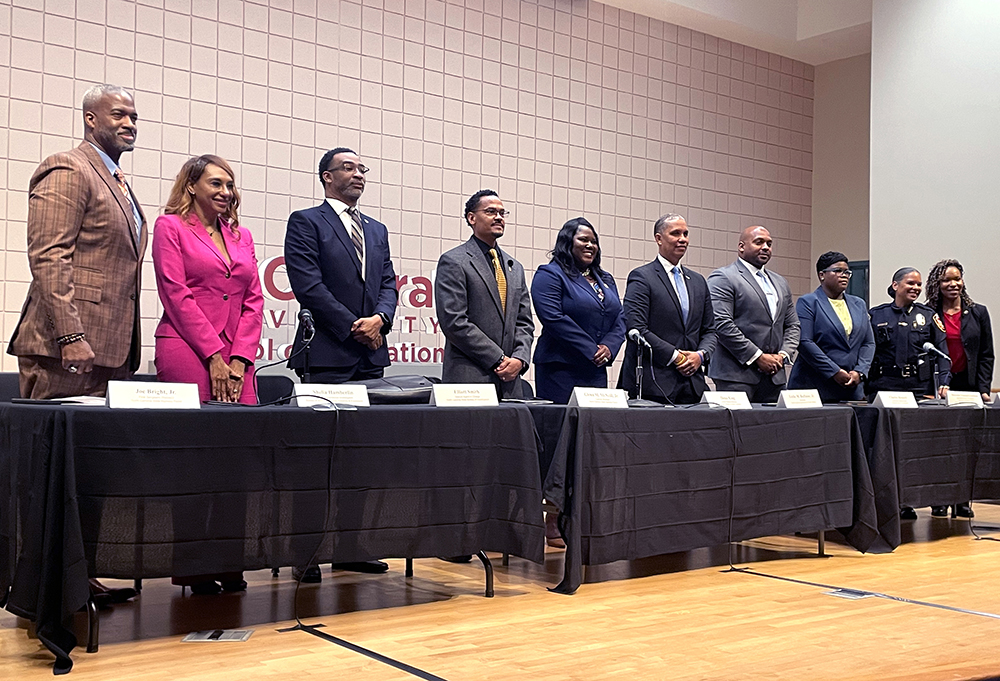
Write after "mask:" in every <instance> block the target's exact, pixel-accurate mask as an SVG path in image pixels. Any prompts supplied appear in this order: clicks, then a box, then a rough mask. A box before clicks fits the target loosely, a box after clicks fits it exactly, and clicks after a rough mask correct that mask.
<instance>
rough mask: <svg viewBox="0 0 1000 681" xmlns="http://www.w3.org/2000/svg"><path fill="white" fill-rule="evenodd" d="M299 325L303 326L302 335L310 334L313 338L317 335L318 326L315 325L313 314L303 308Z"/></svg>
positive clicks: (300, 312)
mask: <svg viewBox="0 0 1000 681" xmlns="http://www.w3.org/2000/svg"><path fill="white" fill-rule="evenodd" d="M299 324H301V325H302V335H306V334H308V335H309V337H310V338H312V337H313V336H314V335H315V334H316V325H315V324H314V323H313V316H312V312H310V311H309V310H307V309H305V308H302V309H301V310H300V311H299Z"/></svg>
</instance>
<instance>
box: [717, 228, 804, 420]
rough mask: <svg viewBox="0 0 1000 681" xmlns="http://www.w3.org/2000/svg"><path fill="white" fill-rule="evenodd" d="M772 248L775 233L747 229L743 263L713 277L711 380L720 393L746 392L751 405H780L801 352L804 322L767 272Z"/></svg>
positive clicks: (778, 279)
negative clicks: (789, 369)
mask: <svg viewBox="0 0 1000 681" xmlns="http://www.w3.org/2000/svg"><path fill="white" fill-rule="evenodd" d="M771 246H772V239H771V234H770V232H768V231H767V230H766V229H764V228H763V227H759V226H755V227H747V228H746V229H744V230H743V232H742V233H741V234H740V243H739V247H738V250H739V256H740V257H739V258H738V259H737V260H736V262H734V263H732V264H731V265H726V266H725V267H720V268H719V269H717V270H715V271H714V272H712V274H710V275H709V277H708V290H709V293H710V294H711V296H712V308H713V309H714V310H715V328H716V331H717V333H718V336H719V346H718V352H717V353H716V354H715V357H714V358H713V359H712V363H711V365H710V366H709V369H708V375H709V378H711V379H712V380H713V381H714V382H715V388H716V390H740V391H743V392H745V393H746V394H747V396H748V397H749V398H750V401H751V402H774V401H776V400H777V399H778V395H779V393H780V392H781V389H782V388H783V387H784V385H785V364H786V363H788V362H790V361H791V360H792V358H793V356H794V354H795V351H796V349H797V348H798V346H799V317H798V315H796V314H795V305H794V304H793V301H792V292H791V289H790V288H789V287H788V282H787V281H785V278H784V277H782V276H781V275H780V274H778V273H776V272H774V271H772V270H769V269H768V270H765V269H764V266H765V265H766V264H767V263H768V261H769V260H770V259H771Z"/></svg>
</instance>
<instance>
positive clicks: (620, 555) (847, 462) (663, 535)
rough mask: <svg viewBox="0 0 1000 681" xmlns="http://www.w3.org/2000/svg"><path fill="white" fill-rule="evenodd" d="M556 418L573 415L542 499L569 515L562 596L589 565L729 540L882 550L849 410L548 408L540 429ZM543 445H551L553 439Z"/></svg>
mask: <svg viewBox="0 0 1000 681" xmlns="http://www.w3.org/2000/svg"><path fill="white" fill-rule="evenodd" d="M556 410H564V411H565V416H564V419H563V423H562V429H561V432H560V435H559V438H558V441H557V443H556V444H555V450H554V452H553V453H552V463H551V466H550V467H549V470H548V473H547V476H546V479H545V483H544V485H543V492H544V494H545V497H546V498H547V499H548V500H549V501H551V502H553V503H555V504H556V505H557V506H559V507H560V509H561V510H562V512H563V516H564V517H563V518H562V519H561V523H562V524H563V526H564V527H563V530H564V532H563V536H564V538H565V540H566V544H567V554H566V566H565V573H564V577H563V581H562V582H561V583H560V584H559V586H558V587H556V590H557V591H561V592H564V593H572V592H574V591H575V590H576V589H577V588H578V587H579V585H580V581H581V565H597V564H601V563H609V562H612V561H616V560H632V559H636V558H642V557H645V556H652V555H659V554H664V553H671V552H675V551H686V550H690V549H694V548H699V547H707V546H715V545H718V544H722V543H725V542H728V541H739V540H742V539H748V538H753V537H761V536H768V535H773V534H787V533H792V532H809V531H816V530H822V529H828V528H833V527H839V528H843V531H844V532H845V534H846V536H847V537H848V540H849V541H851V542H852V544H853V545H855V546H856V547H858V548H859V549H861V550H866V549H867V547H868V546H869V545H870V544H871V543H872V542H873V541H874V540H875V537H876V529H875V511H874V495H873V492H872V484H871V478H870V477H869V475H868V469H867V465H866V462H865V460H864V456H863V451H864V449H863V447H862V445H861V442H860V434H859V432H858V430H857V426H856V422H855V420H854V414H853V412H852V411H851V410H850V409H848V408H843V407H832V408H824V409H809V410H777V409H766V408H765V409H754V410H752V411H733V412H730V411H727V410H717V409H708V408H695V409H648V410H638V409H630V410H606V409H576V408H572V407H569V408H566V407H541V406H540V407H532V414H533V416H534V417H535V421H536V424H538V423H541V422H548V423H551V421H552V419H553V416H552V413H555V411H556ZM541 440H542V442H543V445H545V444H546V443H547V447H551V446H552V437H551V435H548V436H546V435H544V434H543V435H542V437H541ZM547 447H543V448H547ZM734 461H735V471H734V468H733V466H734ZM733 489H735V494H732V493H731V490H733ZM730 516H732V523H731V527H730Z"/></svg>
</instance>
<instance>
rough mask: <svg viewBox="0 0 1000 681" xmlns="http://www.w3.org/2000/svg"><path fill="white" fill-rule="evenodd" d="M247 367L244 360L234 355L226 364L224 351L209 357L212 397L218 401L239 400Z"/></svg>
mask: <svg viewBox="0 0 1000 681" xmlns="http://www.w3.org/2000/svg"><path fill="white" fill-rule="evenodd" d="M246 370H247V367H246V365H245V364H244V363H243V360H240V359H237V358H235V357H233V358H232V359H230V360H229V364H226V360H224V359H222V353H221V352H217V353H215V354H214V355H212V356H211V357H209V358H208V377H209V381H210V383H211V388H212V399H213V400H216V401H218V402H239V401H240V395H242V394H243V374H244V373H246Z"/></svg>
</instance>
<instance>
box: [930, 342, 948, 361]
mask: <svg viewBox="0 0 1000 681" xmlns="http://www.w3.org/2000/svg"><path fill="white" fill-rule="evenodd" d="M923 349H924V352H932V353H934V354H935V355H937V356H938V357H940V358H941V359H946V360H948V361H949V362H950V361H951V357H949V356H948V353H946V352H941V351H940V350H939V349H938V348H937V347H936V346H935V345H934V343H930V342H928V343H924V345H923Z"/></svg>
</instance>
